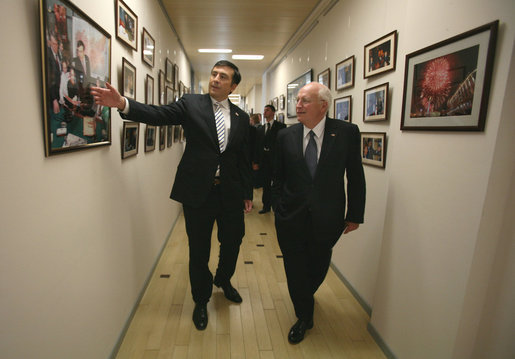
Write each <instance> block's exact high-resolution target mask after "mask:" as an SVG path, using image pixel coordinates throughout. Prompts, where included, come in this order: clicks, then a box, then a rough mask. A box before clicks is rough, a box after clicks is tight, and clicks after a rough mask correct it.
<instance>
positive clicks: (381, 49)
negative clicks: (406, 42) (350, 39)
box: [363, 30, 397, 78]
mask: <svg viewBox="0 0 515 359" xmlns="http://www.w3.org/2000/svg"><path fill="white" fill-rule="evenodd" d="M364 51H365V53H364V57H363V59H364V60H365V61H364V66H363V78H367V77H371V76H375V75H379V74H382V73H384V72H388V71H393V70H395V58H396V56H397V31H396V30H395V31H392V32H390V33H389V34H386V35H384V36H383V37H381V38H380V39H377V40H376V41H373V42H371V43H369V44H367V45H365V50H364Z"/></svg>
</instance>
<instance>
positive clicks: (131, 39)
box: [115, 0, 138, 51]
mask: <svg viewBox="0 0 515 359" xmlns="http://www.w3.org/2000/svg"><path fill="white" fill-rule="evenodd" d="M115 13H116V21H115V27H116V38H117V39H119V40H120V41H121V42H122V43H123V44H125V45H127V46H128V47H130V48H132V49H134V51H138V16H137V15H136V14H135V13H134V11H132V10H131V9H130V7H128V6H127V4H126V3H124V2H123V0H116V12H115Z"/></svg>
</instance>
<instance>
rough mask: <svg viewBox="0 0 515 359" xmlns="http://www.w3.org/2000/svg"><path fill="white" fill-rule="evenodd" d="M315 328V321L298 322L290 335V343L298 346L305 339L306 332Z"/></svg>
mask: <svg viewBox="0 0 515 359" xmlns="http://www.w3.org/2000/svg"><path fill="white" fill-rule="evenodd" d="M311 328H313V321H312V320H310V321H309V322H306V321H304V320H300V319H299V320H297V323H295V324H294V325H293V327H291V329H290V332H289V333H288V341H289V342H290V343H291V344H298V343H300V342H301V341H302V340H303V339H304V335H305V334H306V330H308V329H311Z"/></svg>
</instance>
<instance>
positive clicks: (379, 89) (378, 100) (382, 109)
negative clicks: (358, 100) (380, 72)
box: [363, 82, 389, 122]
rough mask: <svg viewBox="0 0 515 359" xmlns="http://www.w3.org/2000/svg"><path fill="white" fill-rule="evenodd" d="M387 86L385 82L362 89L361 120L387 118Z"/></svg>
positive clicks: (368, 120) (369, 120) (383, 119)
mask: <svg viewBox="0 0 515 359" xmlns="http://www.w3.org/2000/svg"><path fill="white" fill-rule="evenodd" d="M388 87H389V83H388V82H385V83H383V84H380V85H377V86H374V87H371V88H368V89H365V90H364V91H363V122H372V121H386V120H387V119H388V110H389V108H388Z"/></svg>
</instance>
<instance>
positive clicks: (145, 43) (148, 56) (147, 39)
mask: <svg viewBox="0 0 515 359" xmlns="http://www.w3.org/2000/svg"><path fill="white" fill-rule="evenodd" d="M141 39H142V40H141V43H142V45H141V46H142V47H143V51H141V59H142V60H143V62H144V63H146V64H147V65H149V66H150V67H154V58H155V55H156V42H155V41H154V38H153V37H152V36H150V34H149V33H148V31H147V29H145V28H143V34H142V36H141Z"/></svg>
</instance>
